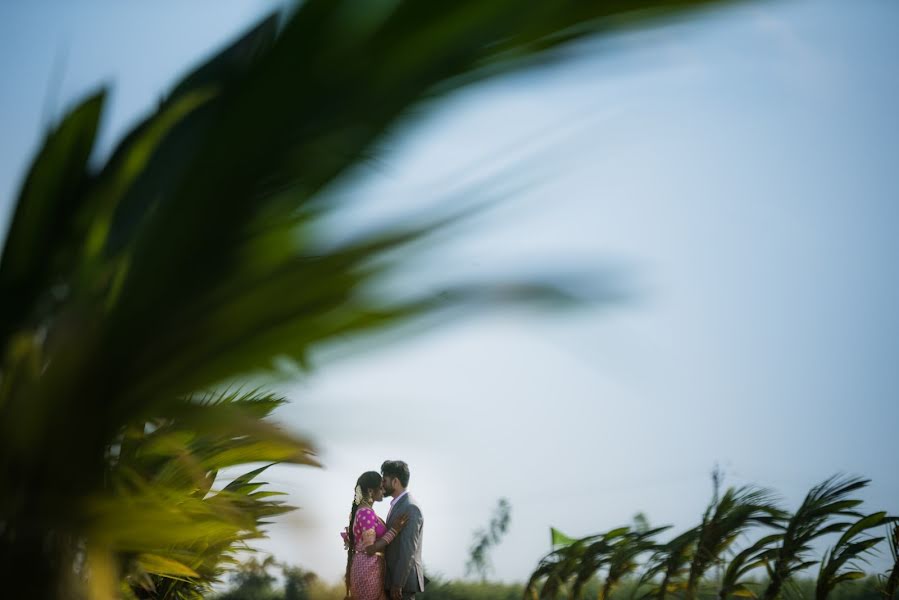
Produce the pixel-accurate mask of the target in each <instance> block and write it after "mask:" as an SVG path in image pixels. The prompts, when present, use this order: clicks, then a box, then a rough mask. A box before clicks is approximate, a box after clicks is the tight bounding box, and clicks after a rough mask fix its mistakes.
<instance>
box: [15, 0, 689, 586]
mask: <svg viewBox="0 0 899 600" xmlns="http://www.w3.org/2000/svg"><path fill="white" fill-rule="evenodd" d="M704 3H705V2H690V1H686V0H682V1H675V0H642V1H640V2H632V3H626V4H622V3H606V2H599V1H596V2H567V1H565V2H553V3H527V4H521V3H519V2H513V1H511V0H502V1H499V2H490V3H483V2H479V1H475V0H467V1H461V2H453V3H448V4H439V5H438V4H432V3H422V2H413V1H400V2H392V3H371V4H370V5H367V9H366V10H363V11H361V12H360V10H359V7H358V6H356V5H355V4H351V3H350V2H348V1H347V0H308V1H306V2H303V3H301V4H299V6H298V8H297V9H296V11H294V12H293V13H292V14H291V15H290V16H289V17H286V18H285V19H284V20H283V23H280V24H279V23H278V20H279V19H278V17H277V16H272V17H269V18H267V19H265V20H263V21H261V22H260V23H259V24H258V25H257V26H256V27H254V28H253V29H252V30H250V31H249V32H248V33H247V34H246V35H245V36H243V37H242V38H241V39H239V40H237V41H236V42H235V43H234V44H232V45H231V46H230V47H228V48H226V49H225V50H224V51H222V52H220V53H219V54H218V55H216V56H214V57H212V58H211V59H210V60H209V61H208V62H207V63H205V64H203V65H201V66H200V67H199V68H197V69H195V70H194V71H193V72H192V73H190V74H188V75H187V76H186V77H185V78H184V79H183V80H182V81H181V82H180V83H178V84H177V85H175V86H174V88H173V89H172V91H171V93H169V94H168V96H167V97H166V98H164V99H163V101H162V102H161V103H160V104H159V106H158V108H157V109H156V110H155V111H154V112H153V113H152V114H149V115H148V116H147V117H146V118H145V119H144V120H143V121H142V122H141V123H139V124H138V125H137V126H136V127H135V128H134V129H133V130H132V131H130V132H129V133H128V134H127V135H125V136H124V137H123V139H122V140H120V142H119V143H118V145H117V146H116V147H115V149H114V150H113V152H112V153H111V155H110V156H109V157H108V158H107V159H105V160H100V161H96V162H92V161H90V160H89V158H90V157H91V156H92V155H94V154H95V148H94V143H95V138H96V133H97V128H98V125H99V123H100V121H101V119H102V115H103V111H104V108H105V102H106V92H105V91H104V90H100V91H98V92H96V93H95V94H93V95H91V96H90V97H88V98H87V99H85V100H84V101H82V102H81V103H79V104H78V105H76V106H75V107H74V108H73V109H72V110H70V111H69V112H68V114H66V115H65V116H64V117H63V118H62V119H61V121H60V122H59V124H57V125H56V126H55V127H53V128H52V129H51V130H50V131H49V132H48V133H47V135H46V138H45V139H44V142H43V145H42V146H41V148H40V150H39V152H38V154H37V156H36V157H35V158H34V160H33V162H32V164H31V167H30V169H29V171H28V173H27V175H26V176H25V179H24V183H23V185H22V188H21V191H20V193H19V195H18V198H17V200H16V202H15V209H14V210H15V212H14V214H13V218H12V220H11V225H10V229H9V233H8V235H7V238H6V240H5V245H4V247H3V252H2V258H0V478H2V480H3V482H4V490H5V493H4V495H3V497H2V500H0V565H2V569H3V573H4V574H5V575H6V576H7V579H9V580H11V579H13V578H15V580H17V581H20V582H23V586H24V588H23V589H22V597H30V598H64V597H65V598H68V597H73V598H78V597H83V596H91V597H108V596H111V595H113V594H114V593H115V592H116V591H121V593H122V594H124V595H125V596H127V597H160V598H163V597H165V598H196V597H198V596H199V595H201V594H202V593H203V592H204V590H206V589H208V587H209V585H210V584H211V583H212V582H214V581H215V580H216V579H217V578H219V577H220V576H221V575H222V573H223V570H224V568H225V567H227V566H228V565H229V564H230V563H229V561H230V560H232V559H230V558H229V557H231V556H232V555H233V552H234V550H235V549H237V548H241V547H243V546H244V545H245V544H246V542H247V541H248V540H250V539H253V538H255V537H258V536H260V535H262V532H263V527H264V525H265V524H266V523H267V519H269V518H271V517H272V516H275V515H277V514H280V513H282V512H284V511H285V510H289V508H290V507H287V506H285V505H282V504H280V503H278V501H276V500H273V499H272V498H273V497H272V496H271V492H267V491H262V490H260V489H259V486H261V485H263V484H262V483H259V482H257V481H256V479H255V478H256V477H257V476H258V475H259V474H260V473H261V469H256V470H252V471H250V472H249V473H246V474H245V475H243V476H241V477H239V478H238V479H237V480H235V482H232V483H231V484H229V485H227V486H225V487H224V488H223V489H220V490H215V489H214V485H215V483H216V480H217V474H218V473H219V471H220V470H221V469H226V468H232V467H240V466H241V465H249V464H251V463H266V464H268V463H273V462H288V463H295V464H305V465H313V464H315V463H314V459H313V451H312V448H311V446H310V444H309V443H308V442H307V441H305V440H303V439H301V438H299V437H297V436H294V435H291V434H289V433H288V432H284V431H282V430H281V429H280V428H278V427H277V426H276V425H274V424H273V423H271V422H270V421H269V420H267V417H268V415H269V413H270V411H271V410H272V409H273V408H275V407H276V406H277V405H278V404H279V403H280V402H281V401H282V399H277V398H272V397H270V396H268V395H266V394H265V393H264V392H253V393H250V394H243V395H241V394H235V393H228V392H224V393H210V392H209V391H210V390H219V389H221V386H222V385H223V382H228V381H235V380H238V381H239V380H240V378H241V377H245V376H246V375H247V374H250V373H256V372H259V371H260V370H261V371H271V370H274V369H275V364H276V362H277V361H278V360H280V359H283V358H284V357H287V358H290V359H292V360H293V361H295V362H296V363H297V364H299V365H301V366H303V367H304V368H309V367H310V366H311V365H310V363H309V356H310V355H311V354H312V352H313V351H314V350H315V349H316V348H318V347H320V346H321V345H323V344H328V343H333V342H335V341H343V340H345V339H348V338H350V337H352V336H354V335H359V334H364V333H367V332H371V331H377V330H380V329H382V328H384V327H388V326H390V325H393V324H395V323H397V322H399V321H401V320H403V319H407V318H410V317H413V316H416V315H421V314H424V313H427V312H429V311H433V310H435V309H439V308H442V307H444V306H446V305H447V304H454V305H459V304H462V305H474V304H478V303H484V302H485V301H486V302H496V301H497V300H500V301H508V300H520V299H525V300H534V299H544V300H546V299H549V300H554V301H558V300H568V299H570V298H571V295H570V294H569V293H568V292H567V291H566V290H563V289H561V288H560V287H559V286H558V285H555V284H554V283H553V282H552V281H550V282H548V283H547V282H541V281H535V280H529V281H524V282H520V281H511V282H509V281H498V282H496V284H495V286H492V287H490V288H489V289H485V287H486V286H484V285H467V284H465V282H460V284H459V286H458V287H456V288H453V289H449V290H439V291H438V292H423V293H422V294H421V295H420V296H418V297H411V298H404V299H393V300H391V299H388V298H384V297H380V296H376V295H374V294H373V293H371V289H372V287H373V284H374V282H376V281H379V280H380V278H381V276H382V275H383V274H384V272H385V271H387V270H389V268H390V266H391V263H389V262H388V261H386V260H385V257H386V256H387V254H388V253H390V252H393V251H395V250H397V249H399V248H403V247H406V246H407V245H408V244H409V243H410V242H412V241H415V240H417V239H420V238H421V237H422V236H423V235H426V234H427V233H428V232H429V231H430V230H432V229H433V227H435V226H436V225H438V224H439V223H440V222H442V217H441V218H435V219H434V221H433V222H432V223H425V224H418V225H408V224H403V223H395V224H393V225H391V226H387V227H385V228H384V229H381V230H374V231H368V232H365V233H359V234H357V235H355V236H348V235H344V236H343V237H341V239H329V238H327V237H326V236H324V235H323V231H324V229H323V226H322V223H323V219H324V218H326V217H327V216H328V212H329V210H330V209H332V208H333V207H332V206H328V205H326V203H325V202H324V200H323V198H324V197H325V195H324V194H323V192H324V191H325V190H327V189H328V187H329V186H330V185H332V184H333V183H334V182H335V181H337V180H338V179H339V178H340V177H341V176H343V175H345V174H347V173H350V172H352V171H353V169H354V168H355V167H356V166H357V165H358V164H359V163H360V162H361V161H363V160H365V159H366V158H367V157H368V156H370V155H371V154H373V153H375V152H376V151H377V148H378V143H379V141H380V140H381V139H383V137H384V136H385V134H387V133H388V132H390V131H391V130H392V129H393V128H395V127H396V126H397V125H398V124H400V123H401V122H402V120H403V119H404V118H405V117H406V116H407V115H408V114H410V111H411V110H412V109H413V108H415V109H418V108H419V107H422V106H424V105H425V103H426V102H428V101H433V100H434V99H435V98H437V97H439V96H440V95H442V94H446V93H448V92H450V91H452V90H454V89H457V88H459V87H460V86H462V85H465V84H468V83H471V82H474V81H477V80H479V79H481V78H484V77H487V76H494V75H496V74H498V73H501V72H504V71H506V70H508V69H510V68H513V67H523V66H526V65H527V64H528V63H527V61H525V60H523V59H525V58H526V57H529V56H533V55H536V54H538V53H545V52H546V51H548V50H550V49H552V48H554V47H557V46H559V45H560V44H563V43H565V42H568V41H570V40H572V39H576V38H578V37H581V36H583V35H587V34H589V33H593V32H596V31H608V30H610V29H612V28H613V26H634V25H635V24H638V23H642V22H645V21H646V19H647V18H649V17H652V16H654V15H656V14H667V13H668V12H669V11H671V10H674V9H680V8H684V7H689V6H693V5H700V4H704ZM622 17H626V18H622ZM246 468H248V467H246Z"/></svg>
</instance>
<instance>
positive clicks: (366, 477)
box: [346, 471, 381, 595]
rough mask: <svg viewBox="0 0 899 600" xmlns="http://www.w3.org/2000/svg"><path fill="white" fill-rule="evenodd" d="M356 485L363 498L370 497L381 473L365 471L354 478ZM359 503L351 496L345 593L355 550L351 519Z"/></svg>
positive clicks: (348, 588)
mask: <svg viewBox="0 0 899 600" xmlns="http://www.w3.org/2000/svg"><path fill="white" fill-rule="evenodd" d="M356 486H358V487H359V488H360V489H361V490H362V497H363V498H371V492H372V491H373V490H375V489H377V488H379V487H381V474H380V473H378V472H377V471H366V472H365V473H363V474H362V475H360V476H359V479H357V480H356ZM358 509H359V505H358V504H356V498H355V497H354V498H353V508H352V510H351V511H350V526H349V527H348V528H347V540H348V541H349V549H348V550H347V555H346V589H347V595H349V593H350V569H351V568H352V566H353V552H355V551H356V534H355V533H354V532H353V521H355V520H356V511H357V510H358Z"/></svg>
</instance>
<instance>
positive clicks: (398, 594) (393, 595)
mask: <svg viewBox="0 0 899 600" xmlns="http://www.w3.org/2000/svg"><path fill="white" fill-rule="evenodd" d="M390 600H403V590H402V589H401V588H398V587H392V588H390Z"/></svg>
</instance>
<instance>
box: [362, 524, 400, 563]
mask: <svg viewBox="0 0 899 600" xmlns="http://www.w3.org/2000/svg"><path fill="white" fill-rule="evenodd" d="M408 520H409V515H400V516H399V518H398V519H397V520H396V523H395V524H394V525H393V527H391V528H390V529H389V530H388V531H387V533H385V534H384V535H382V536H381V537H379V538H378V539H376V540H375V541H374V543H372V544H371V545H370V546H366V548H365V553H366V554H368V555H369V556H371V555H373V554H375V553H376V552H383V551H384V549H385V548H387V544H389V543H390V542H392V541H393V540H394V539H395V538H396V536H398V535H399V533H400V532H401V531H402V530H403V527H405V526H406V521H408Z"/></svg>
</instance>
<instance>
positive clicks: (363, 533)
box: [341, 471, 408, 600]
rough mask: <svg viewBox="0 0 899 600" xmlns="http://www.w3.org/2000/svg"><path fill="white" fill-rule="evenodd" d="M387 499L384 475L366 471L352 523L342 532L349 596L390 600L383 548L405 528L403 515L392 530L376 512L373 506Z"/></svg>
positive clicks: (359, 484)
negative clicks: (383, 482) (387, 592)
mask: <svg viewBox="0 0 899 600" xmlns="http://www.w3.org/2000/svg"><path fill="white" fill-rule="evenodd" d="M383 499H384V490H383V489H381V475H380V473H377V472H375V471H366V472H365V473H363V474H362V475H360V476H359V479H358V480H357V481H356V494H355V497H354V498H353V510H352V511H351V512H350V525H349V527H347V528H345V529H344V531H342V532H341V535H342V536H343V541H344V547H345V548H346V549H347V562H346V578H345V581H346V588H347V598H352V599H353V600H387V594H386V593H385V588H384V549H385V548H386V547H387V544H389V543H390V542H392V541H393V539H394V538H395V537H396V536H397V535H398V534H399V532H400V531H402V529H403V527H404V526H405V525H406V520H407V518H408V517H407V516H406V515H403V516H402V517H400V518H399V519H398V520H397V523H396V524H395V525H394V526H393V528H391V529H389V530H388V529H387V525H385V524H384V521H382V520H381V518H380V517H378V515H377V514H375V511H374V509H373V508H372V505H373V504H374V503H375V502H379V501H381V500H383Z"/></svg>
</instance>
